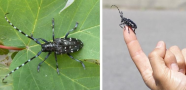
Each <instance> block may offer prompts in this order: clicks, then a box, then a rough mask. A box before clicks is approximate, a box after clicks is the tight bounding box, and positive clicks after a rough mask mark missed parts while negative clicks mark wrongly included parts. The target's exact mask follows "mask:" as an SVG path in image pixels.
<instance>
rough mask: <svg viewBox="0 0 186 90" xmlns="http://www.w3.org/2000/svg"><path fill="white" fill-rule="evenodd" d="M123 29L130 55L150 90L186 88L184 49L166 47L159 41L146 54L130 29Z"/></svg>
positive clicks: (185, 53) (183, 89)
mask: <svg viewBox="0 0 186 90" xmlns="http://www.w3.org/2000/svg"><path fill="white" fill-rule="evenodd" d="M129 30H130V34H129V33H128V30H125V28H124V30H123V35H124V40H125V43H126V45H127V47H128V51H129V53H130V56H131V58H132V60H133V62H134V63H135V65H136V67H137V68H138V70H139V72H140V74H141V76H142V78H143V80H144V82H145V84H146V85H147V86H148V87H149V88H150V89H152V90H186V76H185V74H186V73H185V72H186V61H185V59H186V49H183V50H180V49H179V47H177V46H172V47H170V48H168V49H167V48H166V45H165V43H164V42H163V41H159V42H158V44H157V45H156V47H155V48H154V50H153V51H152V52H151V53H150V54H149V55H148V56H147V55H145V53H144V52H143V50H142V48H141V47H140V44H139V42H138V40H137V38H136V36H135V34H134V33H133V31H132V29H131V28H129Z"/></svg>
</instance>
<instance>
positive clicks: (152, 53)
mask: <svg viewBox="0 0 186 90" xmlns="http://www.w3.org/2000/svg"><path fill="white" fill-rule="evenodd" d="M156 55H157V52H155V51H152V52H151V53H150V54H149V55H148V57H149V58H153V57H154V56H156Z"/></svg>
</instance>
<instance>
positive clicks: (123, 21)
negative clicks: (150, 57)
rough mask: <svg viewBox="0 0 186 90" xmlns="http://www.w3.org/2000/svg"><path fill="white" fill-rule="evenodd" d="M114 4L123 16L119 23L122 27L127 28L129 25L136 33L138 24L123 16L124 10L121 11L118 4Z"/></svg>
mask: <svg viewBox="0 0 186 90" xmlns="http://www.w3.org/2000/svg"><path fill="white" fill-rule="evenodd" d="M112 6H115V7H116V8H117V9H118V11H119V14H120V17H121V24H119V26H120V27H121V28H126V26H128V27H130V28H132V30H133V32H134V33H135V29H137V25H136V24H135V23H134V22H133V21H132V20H130V19H128V18H125V17H123V12H122V11H120V10H119V8H118V7H117V6H116V5H112ZM112 6H111V7H112ZM122 25H123V26H122ZM125 30H126V29H125ZM128 33H130V31H129V29H128ZM135 34H136V33H135Z"/></svg>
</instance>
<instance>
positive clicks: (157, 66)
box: [149, 41, 166, 79]
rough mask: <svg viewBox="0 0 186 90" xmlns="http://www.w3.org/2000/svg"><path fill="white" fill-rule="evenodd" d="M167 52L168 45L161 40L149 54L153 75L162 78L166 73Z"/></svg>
mask: <svg viewBox="0 0 186 90" xmlns="http://www.w3.org/2000/svg"><path fill="white" fill-rule="evenodd" d="M165 53H166V45H165V43H164V42H163V41H159V42H158V44H157V46H156V48H155V49H154V50H153V51H152V52H151V53H150V54H149V60H150V64H151V66H152V70H153V76H154V78H155V79H158V78H162V74H164V73H165V70H166V65H165V62H164V57H165Z"/></svg>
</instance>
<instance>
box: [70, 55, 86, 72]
mask: <svg viewBox="0 0 186 90" xmlns="http://www.w3.org/2000/svg"><path fill="white" fill-rule="evenodd" d="M67 55H68V56H69V57H70V58H72V59H73V60H76V61H78V62H80V63H81V65H82V66H83V68H84V69H85V65H84V63H83V62H82V61H80V60H77V59H75V58H74V57H73V56H71V55H70V54H69V53H67Z"/></svg>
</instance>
